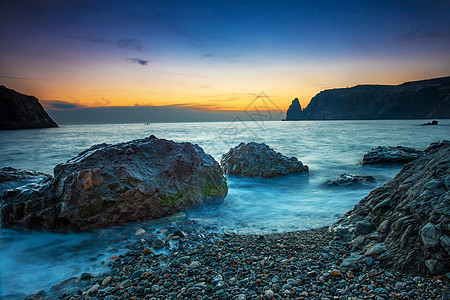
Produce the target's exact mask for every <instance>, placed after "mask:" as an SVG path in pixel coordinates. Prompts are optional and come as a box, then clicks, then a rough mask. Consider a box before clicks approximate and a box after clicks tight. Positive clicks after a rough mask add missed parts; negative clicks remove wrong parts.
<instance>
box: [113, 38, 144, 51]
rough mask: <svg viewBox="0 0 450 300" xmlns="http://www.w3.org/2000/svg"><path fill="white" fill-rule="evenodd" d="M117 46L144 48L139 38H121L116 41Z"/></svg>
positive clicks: (135, 48) (140, 49)
mask: <svg viewBox="0 0 450 300" xmlns="http://www.w3.org/2000/svg"><path fill="white" fill-rule="evenodd" d="M116 45H117V47H119V48H123V49H132V50H139V51H142V50H144V45H143V44H142V42H141V41H140V40H136V39H121V40H119V41H117V42H116Z"/></svg>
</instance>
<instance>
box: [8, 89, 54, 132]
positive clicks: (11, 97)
mask: <svg viewBox="0 0 450 300" xmlns="http://www.w3.org/2000/svg"><path fill="white" fill-rule="evenodd" d="M46 127H58V125H56V123H55V122H54V121H53V120H52V119H51V118H50V116H49V115H48V114H47V113H46V112H45V110H44V108H43V107H42V105H41V104H40V103H39V101H38V99H36V98H35V97H33V96H27V95H24V94H20V93H17V92H16V91H14V90H11V89H8V88H6V87H4V86H3V85H2V86H0V130H9V129H28V128H46Z"/></svg>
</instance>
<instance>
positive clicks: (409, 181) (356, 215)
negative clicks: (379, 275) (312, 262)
mask: <svg viewBox="0 0 450 300" xmlns="http://www.w3.org/2000/svg"><path fill="white" fill-rule="evenodd" d="M427 149H428V150H427V151H426V152H425V154H424V155H422V156H421V157H419V158H418V159H416V160H414V161H412V162H410V163H408V164H406V165H405V166H404V167H403V169H402V170H401V171H400V172H399V173H398V174H397V175H396V176H395V178H394V179H392V180H390V181H388V182H386V183H385V184H384V185H383V186H382V187H379V188H377V189H375V190H373V191H372V192H371V193H370V194H369V195H368V196H366V197H364V198H363V199H362V200H361V201H360V202H359V203H358V204H357V205H355V207H354V208H353V209H352V210H351V211H349V212H347V213H346V214H345V215H344V216H342V217H341V218H340V219H339V220H338V221H337V222H336V223H335V224H333V225H332V226H331V227H330V231H332V232H336V233H339V236H340V237H341V238H344V239H345V238H347V239H349V238H350V239H351V238H352V237H353V238H358V239H359V240H358V241H357V240H356V239H354V240H353V242H352V243H353V244H354V245H357V246H358V247H357V248H358V249H362V250H361V251H364V252H357V253H355V254H362V253H365V254H366V255H369V254H370V253H372V252H377V251H378V250H380V249H382V247H384V246H385V247H386V249H387V251H386V253H385V254H382V255H381V256H384V257H385V258H386V257H388V256H389V255H390V256H391V259H389V260H390V261H391V262H393V263H394V267H396V268H398V269H400V270H403V271H408V272H411V273H416V274H417V273H427V272H430V273H432V274H436V273H445V272H448V271H449V270H450V257H449V253H450V249H449V241H448V237H449V236H450V210H449V207H450V191H449V188H450V169H449V167H450V143H446V142H439V143H433V144H432V145H430V147H429V148H427ZM361 220H364V221H367V222H370V223H371V224H372V225H373V227H374V229H375V230H376V232H372V233H370V234H366V235H364V237H365V239H364V247H363V248H361V238H360V237H361V235H359V234H358V233H357V230H356V227H357V226H358V225H357V224H360V223H358V222H360V221H361ZM343 231H348V232H349V234H348V235H346V236H342V235H341V234H340V232H343ZM375 233H376V234H375ZM358 236H360V237H358ZM377 247H378V248H377ZM371 249H372V250H371ZM374 249H375V250H377V251H375V250H374ZM377 259H381V258H377Z"/></svg>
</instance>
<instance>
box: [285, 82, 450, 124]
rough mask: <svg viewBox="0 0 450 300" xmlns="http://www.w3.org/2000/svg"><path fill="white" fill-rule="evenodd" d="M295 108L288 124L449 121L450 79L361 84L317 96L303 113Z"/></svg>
mask: <svg viewBox="0 0 450 300" xmlns="http://www.w3.org/2000/svg"><path fill="white" fill-rule="evenodd" d="M291 107H292V109H291V108H289V110H288V113H287V117H286V120H288V121H289V120H371V119H429V118H439V119H448V118H450V77H442V78H435V79H429V80H421V81H413V82H406V83H403V84H400V85H358V86H355V87H352V88H340V89H332V90H325V91H322V92H320V93H319V94H317V95H316V96H314V97H313V98H312V99H311V102H310V103H309V105H308V106H307V107H306V108H305V109H304V110H303V111H301V113H299V112H298V110H295V107H294V106H293V105H291ZM290 110H291V111H290ZM290 116H292V117H293V118H291V117H290Z"/></svg>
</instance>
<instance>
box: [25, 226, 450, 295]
mask: <svg viewBox="0 0 450 300" xmlns="http://www.w3.org/2000/svg"><path fill="white" fill-rule="evenodd" d="M167 226H168V227H167V228H166V229H160V230H158V231H156V230H155V229H154V228H144V230H145V232H144V231H143V230H138V231H137V234H136V236H135V237H136V240H135V242H134V243H132V244H130V245H129V246H128V248H129V251H127V252H126V253H125V254H122V255H119V256H117V257H112V258H111V259H110V260H109V261H108V262H106V263H107V264H108V266H109V267H110V270H109V271H108V272H106V273H104V274H101V275H93V274H87V273H85V274H83V275H82V276H81V277H79V278H70V279H67V280H65V281H63V282H61V283H60V284H57V285H55V286H53V287H52V288H50V291H51V292H52V294H51V295H45V294H44V293H42V292H41V293H40V294H39V296H38V295H35V296H29V298H27V299H55V298H58V299H65V300H68V299H106V300H113V299H387V298H395V299H447V297H448V295H449V293H450V290H449V288H448V286H449V278H446V277H445V276H444V277H440V276H435V277H421V276H416V275H411V274H406V273H402V272H397V271H395V270H392V269H391V268H390V267H389V263H388V264H387V265H386V264H384V263H383V262H382V261H378V260H376V259H375V260H374V259H372V260H371V259H366V260H365V262H364V263H363V265H361V266H360V268H359V267H358V268H356V269H353V270H352V269H350V270H349V271H344V270H342V268H340V264H341V263H342V261H343V260H344V259H345V258H347V257H348V256H350V254H351V250H350V249H351V244H350V243H349V242H347V241H344V240H341V239H340V238H339V237H335V236H333V234H331V233H329V232H328V230H327V227H323V228H319V229H310V230H303V231H294V232H284V233H267V234H234V233H227V232H216V231H214V228H213V227H211V226H209V225H202V224H199V223H197V222H196V221H191V220H178V221H176V223H175V222H172V223H168V224H167ZM164 237H165V238H164ZM163 240H166V241H165V245H164V246H163V247H162V249H165V250H164V251H162V250H155V248H153V247H152V246H156V247H158V248H159V246H161V244H160V243H161V241H163ZM155 252H156V253H155ZM341 270H342V271H341ZM447 277H448V276H447ZM48 297H52V298H48Z"/></svg>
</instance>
